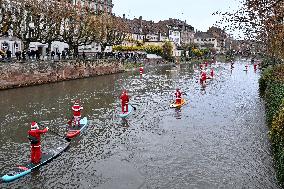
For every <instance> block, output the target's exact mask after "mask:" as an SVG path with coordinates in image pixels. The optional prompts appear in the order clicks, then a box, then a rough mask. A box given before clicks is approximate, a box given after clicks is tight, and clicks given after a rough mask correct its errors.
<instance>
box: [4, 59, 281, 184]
mask: <svg viewBox="0 0 284 189" xmlns="http://www.w3.org/2000/svg"><path fill="white" fill-rule="evenodd" d="M245 64H246V62H245V61H238V62H236V64H235V67H234V68H233V69H231V66H230V65H229V64H223V63H217V64H214V65H212V67H214V69H215V72H216V75H215V79H214V80H212V81H209V82H208V83H207V86H206V87H201V86H200V84H199V83H198V82H197V77H198V75H199V73H198V72H197V71H195V69H194V67H197V66H194V65H190V64H186V65H181V66H180V67H177V68H175V67H172V66H160V67H148V68H146V69H145V75H144V76H143V77H142V78H140V76H139V73H138V72H137V71H135V72H134V71H133V72H128V73H124V74H116V75H109V76H101V77H96V78H88V79H82V80H75V81H68V82H61V83H56V84H48V85H42V86H35V87H28V88H20V89H13V90H6V91H1V92H0V99H1V111H0V118H1V125H0V131H1V133H0V143H1V147H0V150H1V154H0V169H1V172H0V175H1V176H2V175H4V174H5V173H7V172H8V171H9V170H10V169H11V168H12V167H15V166H17V165H21V164H23V163H25V162H27V161H28V160H29V150H30V148H29V143H28V140H27V131H28V130H29V127H30V122H31V121H33V120H36V121H38V122H39V123H41V124H42V125H45V126H49V128H50V129H52V130H54V131H56V132H59V133H60V134H64V133H65V131H66V122H67V120H68V119H69V118H70V116H71V111H70V107H71V106H72V103H71V101H72V100H74V99H80V100H81V103H82V104H83V106H84V111H83V114H84V115H85V116H87V117H88V119H89V120H90V124H89V126H88V127H87V129H86V130H85V132H83V133H82V135H81V136H79V137H78V138H76V139H74V140H73V141H72V142H71V144H70V147H69V149H68V150H67V151H66V152H64V153H63V154H62V155H61V156H59V157H58V158H56V159H55V160H53V161H52V162H50V163H49V164H47V165H45V166H43V167H41V168H40V169H38V170H36V171H34V172H33V173H32V174H29V175H27V176H24V177H22V178H20V179H18V180H16V181H13V182H11V183H0V188H76V189H77V188H100V189H103V188H105V189H108V188H115V189H128V188H129V189H136V188H141V189H148V188H149V189H152V188H177V189H182V188H185V189H186V188H201V189H202V188H204V189H206V188H279V186H278V185H277V181H276V178H275V170H274V167H273V166H274V165H273V159H272V156H271V152H270V143H269V139H268V136H267V132H268V128H267V126H266V124H265V113H264V105H263V101H262V99H261V98H260V97H259V94H258V78H259V73H254V71H253V68H252V66H250V68H249V71H248V72H245V71H243V70H244V65H245ZM176 87H179V88H181V89H182V91H184V92H186V93H187V95H186V96H185V98H186V99H187V100H188V103H187V104H186V105H185V106H184V107H182V108H181V109H180V110H175V109H170V108H169V104H170V102H171V101H172V94H173V93H174V91H175V88H176ZM123 88H127V89H128V91H129V93H130V95H131V102H132V104H133V106H135V107H136V108H137V110H136V111H134V113H133V114H132V115H131V116H130V117H129V118H128V119H127V120H121V119H120V118H118V117H117V114H118V113H119V110H120V105H119V95H120V93H121V90H122V89H123ZM63 142H64V141H63V140H62V139H61V138H60V137H58V136H55V135H53V134H51V133H48V134H46V135H45V136H43V137H42V146H43V151H46V150H48V149H52V148H53V147H54V146H56V145H60V144H61V143H63Z"/></svg>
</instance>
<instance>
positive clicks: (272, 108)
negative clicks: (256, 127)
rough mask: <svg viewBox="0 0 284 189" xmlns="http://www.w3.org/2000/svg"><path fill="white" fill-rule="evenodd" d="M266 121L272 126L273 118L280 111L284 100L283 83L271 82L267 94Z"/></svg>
mask: <svg viewBox="0 0 284 189" xmlns="http://www.w3.org/2000/svg"><path fill="white" fill-rule="evenodd" d="M264 98H265V106H266V120H267V123H268V124H271V122H272V119H273V116H274V115H275V114H276V112H277V111H278V110H279V107H280V105H281V102H282V100H283V98H284V84H283V83H281V82H276V81H274V82H270V83H269V85H268V86H267V89H266V92H265V96H264ZM283 137H284V136H283Z"/></svg>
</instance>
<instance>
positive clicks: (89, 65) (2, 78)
mask: <svg viewBox="0 0 284 189" xmlns="http://www.w3.org/2000/svg"><path fill="white" fill-rule="evenodd" d="M120 72H124V68H123V64H122V62H121V61H118V60H90V61H88V60H68V61H40V62H29V63H19V62H17V63H9V64H0V89H11V88H18V87H25V86H32V85H40V84H45V83H54V82H60V81H67V80H74V79H81V78H87V77H94V76H100V75H108V74H114V73H120Z"/></svg>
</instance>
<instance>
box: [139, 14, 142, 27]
mask: <svg viewBox="0 0 284 189" xmlns="http://www.w3.org/2000/svg"><path fill="white" fill-rule="evenodd" d="M139 24H140V28H142V16H139Z"/></svg>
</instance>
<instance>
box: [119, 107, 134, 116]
mask: <svg viewBox="0 0 284 189" xmlns="http://www.w3.org/2000/svg"><path fill="white" fill-rule="evenodd" d="M132 110H133V107H132V106H131V105H130V104H128V112H126V113H123V112H120V113H119V114H118V116H119V117H121V118H127V117H128V116H129V115H130V114H131V112H132Z"/></svg>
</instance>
